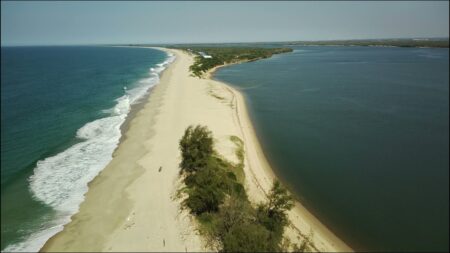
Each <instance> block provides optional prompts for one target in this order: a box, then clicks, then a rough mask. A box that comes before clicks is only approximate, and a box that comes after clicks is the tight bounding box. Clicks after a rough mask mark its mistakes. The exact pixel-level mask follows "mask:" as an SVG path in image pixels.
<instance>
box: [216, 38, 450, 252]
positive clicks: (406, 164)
mask: <svg viewBox="0 0 450 253" xmlns="http://www.w3.org/2000/svg"><path fill="white" fill-rule="evenodd" d="M448 67H449V50H448V49H427V48H371V47H295V48H294V52H293V53H289V54H283V55H276V56H274V57H272V58H270V59H265V60H261V61H256V62H251V63H245V64H240V65H234V66H230V67H226V68H222V69H220V70H219V71H217V73H216V75H215V78H217V79H218V80H222V81H225V82H228V83H230V84H232V85H233V86H235V87H237V88H239V89H240V90H242V91H243V93H244V95H245V96H246V99H247V104H248V106H249V110H250V114H251V117H252V120H253V122H254V123H255V128H256V130H257V134H258V136H259V138H260V139H261V141H262V145H263V149H264V150H265V153H266V155H267V156H268V158H269V160H270V161H271V163H272V165H273V167H274V168H275V169H276V173H277V175H278V176H279V177H280V178H281V179H282V180H283V181H284V182H285V183H286V184H287V185H288V187H289V188H290V189H291V190H292V191H293V192H295V193H296V195H297V196H298V197H299V198H300V200H301V201H302V202H303V203H304V204H305V205H306V206H307V207H308V209H309V210H311V211H312V212H313V213H314V214H315V215H316V216H318V218H319V219H320V220H321V221H323V222H324V223H325V224H326V225H327V226H328V227H330V228H331V229H332V230H333V231H334V232H335V233H336V234H337V235H338V236H339V237H341V238H342V239H343V240H344V241H345V242H347V243H348V244H349V245H350V246H352V247H353V248H354V249H356V250H371V251H373V250H376V251H379V250H383V251H390V250H396V251H399V250H402V251H403V250H407V251H422V250H434V251H448V249H449V244H448V236H449V233H448V228H449V219H448V217H449V216H448V211H449V156H448V152H449V124H448V123H449V121H448V119H449V118H448V113H449V97H448V94H449V93H448V92H449V72H448Z"/></svg>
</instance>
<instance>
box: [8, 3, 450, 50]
mask: <svg viewBox="0 0 450 253" xmlns="http://www.w3.org/2000/svg"><path fill="white" fill-rule="evenodd" d="M448 30H449V2H448V1H441V2H431V1H426V2H417V1H414V2H406V1H401V2H381V1H375V2H367V1H362V2H353V1H352V2H340V1H331V2H323V1H321V2H64V1H62V2H3V1H2V2H1V44H2V45H45V44H47V45H49V44H50V45H58V44H96V43H181V42H253V41H286V40H329V39H364V38H399V37H448V36H449V32H448Z"/></svg>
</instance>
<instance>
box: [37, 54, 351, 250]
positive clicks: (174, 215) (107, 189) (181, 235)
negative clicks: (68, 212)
mask: <svg viewBox="0 0 450 253" xmlns="http://www.w3.org/2000/svg"><path fill="white" fill-rule="evenodd" d="M156 49H159V50H164V51H166V52H171V53H174V54H175V55H176V59H175V61H174V62H173V63H172V64H170V65H169V66H168V67H167V69H166V70H164V72H163V73H162V74H161V78H160V82H159V84H157V85H156V86H155V87H153V88H152V91H151V92H150V94H149V95H148V96H146V97H145V98H144V99H145V101H144V102H142V105H139V106H137V108H136V111H135V113H134V114H133V113H130V119H129V121H128V120H127V125H126V126H123V128H121V129H122V130H123V131H124V133H123V135H122V138H121V141H120V143H119V145H118V147H117V148H116V150H115V151H114V153H113V160H112V161H111V162H110V163H109V164H108V165H107V167H106V168H104V169H103V170H102V171H101V172H100V173H99V175H98V176H97V177H96V178H95V179H94V180H93V181H91V182H90V183H89V191H88V192H87V193H86V194H85V200H84V201H83V203H82V204H81V205H80V208H79V211H78V213H76V214H75V215H74V216H72V217H71V220H72V221H71V222H70V223H69V224H67V225H65V226H64V229H63V231H62V232H59V233H58V234H56V235H55V236H53V237H52V238H51V239H50V240H48V241H47V242H46V244H45V245H44V247H43V248H42V249H41V251H125V250H126V251H205V250H206V251H210V249H207V248H206V247H205V245H204V242H203V241H202V238H201V236H200V235H199V234H198V231H196V230H195V224H194V223H195V222H194V220H193V219H192V217H191V216H190V215H189V214H188V213H187V212H186V211H183V210H181V211H180V201H179V200H178V199H177V198H176V197H175V195H176V192H177V189H178V187H179V185H180V182H179V178H178V171H179V168H178V163H179V159H180V154H179V150H178V141H179V139H180V138H181V136H182V134H183V132H184V129H185V128H186V127H187V126H188V125H191V124H202V125H206V126H208V128H209V129H211V130H212V132H213V134H214V136H215V142H216V144H217V145H216V147H217V149H218V150H217V151H218V152H219V153H221V154H222V155H224V156H225V157H226V158H228V159H230V160H236V157H235V155H234V145H233V143H232V142H231V141H229V136H231V135H236V136H238V137H240V138H241V139H242V140H243V141H244V147H245V148H244V149H245V168H244V171H245V174H246V183H245V184H246V188H247V193H248V195H249V197H250V199H251V200H252V202H254V203H257V202H259V201H262V200H264V198H265V196H266V192H267V191H268V190H269V189H270V186H271V184H272V181H273V179H275V178H276V175H275V174H274V172H273V170H272V168H271V167H270V165H269V163H268V161H267V160H266V157H265V156H264V153H263V150H262V148H261V146H260V144H259V141H258V139H257V137H256V134H255V131H254V128H253V125H252V123H251V121H250V117H249V115H248V112H247V109H246V105H245V99H244V97H243V95H242V94H241V93H240V92H239V91H238V90H236V89H235V88H233V87H231V86H229V85H227V84H225V83H222V82H219V81H216V80H213V79H211V78H212V73H213V71H215V70H216V69H217V68H214V69H213V70H211V71H210V72H208V73H207V78H206V79H199V78H196V77H192V76H190V72H189V66H190V65H191V64H192V62H193V59H192V57H191V56H189V55H188V54H187V53H185V52H182V51H179V50H173V49H164V48H156ZM213 95H214V96H213ZM219 98H220V99H219ZM124 125H125V124H124ZM158 168H163V170H162V172H158ZM155 207H156V208H155ZM289 219H290V220H291V223H292V224H291V225H290V226H289V228H288V229H287V230H286V232H285V233H286V235H287V237H288V238H290V240H291V242H297V243H298V242H300V240H299V238H300V236H305V235H308V234H309V233H310V231H314V234H313V235H312V237H311V241H312V242H313V243H314V245H315V247H316V250H318V251H351V249H350V248H349V247H348V246H347V245H346V244H345V243H344V242H342V241H341V240H340V239H339V238H337V237H336V236H335V235H334V234H333V233H332V232H331V231H329V230H328V229H327V228H326V227H325V226H324V225H322V224H321V223H320V222H319V221H318V220H317V219H316V218H315V217H314V216H313V215H312V214H311V213H309V212H308V211H307V210H306V208H304V207H303V206H302V205H301V204H300V203H299V202H298V201H296V206H295V208H294V209H293V210H291V211H290V212H289Z"/></svg>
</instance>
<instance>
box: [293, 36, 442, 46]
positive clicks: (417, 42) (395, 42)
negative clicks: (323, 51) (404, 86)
mask: <svg viewBox="0 0 450 253" xmlns="http://www.w3.org/2000/svg"><path fill="white" fill-rule="evenodd" d="M285 44H287V45H296V46H379V47H382V46H385V47H389V46H390V47H440V48H448V47H449V40H448V38H446V39H379V40H376V39H373V40H324V41H292V42H286V43H285Z"/></svg>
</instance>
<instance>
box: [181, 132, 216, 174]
mask: <svg viewBox="0 0 450 253" xmlns="http://www.w3.org/2000/svg"><path fill="white" fill-rule="evenodd" d="M212 145H213V139H212V134H211V131H209V130H208V129H207V128H206V127H204V126H196V127H195V128H194V127H192V126H189V127H188V128H187V129H186V131H185V132H184V136H183V137H182V139H181V140H180V149H181V157H182V160H181V164H180V167H181V169H182V171H186V172H193V171H196V170H198V169H200V168H203V167H205V166H206V163H207V161H208V159H209V158H210V157H211V155H212V153H213V146H212Z"/></svg>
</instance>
